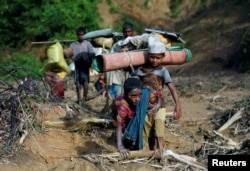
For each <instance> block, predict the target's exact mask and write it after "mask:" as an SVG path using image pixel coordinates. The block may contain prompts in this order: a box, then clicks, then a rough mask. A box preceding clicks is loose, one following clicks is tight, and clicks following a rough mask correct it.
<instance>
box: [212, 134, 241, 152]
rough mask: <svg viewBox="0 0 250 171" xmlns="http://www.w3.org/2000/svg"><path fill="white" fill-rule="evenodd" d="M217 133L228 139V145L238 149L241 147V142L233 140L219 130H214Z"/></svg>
mask: <svg viewBox="0 0 250 171" xmlns="http://www.w3.org/2000/svg"><path fill="white" fill-rule="evenodd" d="M213 132H214V133H215V134H216V135H218V136H220V137H221V138H223V139H224V140H226V141H227V145H230V146H233V147H235V148H236V149H240V146H239V143H237V142H235V141H233V140H232V139H230V138H228V137H225V136H224V135H223V134H221V133H219V132H217V131H213Z"/></svg>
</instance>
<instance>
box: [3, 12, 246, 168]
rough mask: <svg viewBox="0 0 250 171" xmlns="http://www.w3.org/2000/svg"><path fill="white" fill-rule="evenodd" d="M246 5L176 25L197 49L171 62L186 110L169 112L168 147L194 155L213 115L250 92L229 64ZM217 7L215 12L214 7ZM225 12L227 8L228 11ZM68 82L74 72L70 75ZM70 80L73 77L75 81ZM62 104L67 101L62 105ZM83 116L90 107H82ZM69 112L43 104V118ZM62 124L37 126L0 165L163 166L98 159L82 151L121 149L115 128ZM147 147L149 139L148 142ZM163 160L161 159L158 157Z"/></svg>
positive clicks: (98, 104)
mask: <svg viewBox="0 0 250 171" xmlns="http://www.w3.org/2000/svg"><path fill="white" fill-rule="evenodd" d="M240 10H241V8H240V7H235V10H234V12H233V13H230V14H229V13H226V11H225V10H224V9H222V8H221V9H215V8H214V9H210V11H207V12H205V13H204V14H202V15H200V16H194V17H193V18H191V19H189V20H187V21H185V22H184V21H183V22H181V23H179V24H176V25H175V26H174V27H175V28H176V29H178V30H180V31H182V32H184V33H185V32H188V33H187V34H186V35H185V38H184V39H185V40H186V41H190V42H189V43H190V44H191V45H190V48H189V49H190V50H191V51H192V53H193V57H192V60H191V61H190V62H189V63H186V64H183V65H180V66H167V67H168V68H169V70H170V72H171V75H172V79H173V81H174V83H175V85H176V87H177V90H178V93H179V96H180V101H181V104H182V112H183V116H182V118H181V119H180V120H174V119H172V118H167V122H166V129H165V130H166V134H165V144H166V146H165V149H170V150H172V151H174V152H175V153H178V154H186V155H189V156H192V157H195V152H196V151H197V150H198V149H199V148H200V147H201V146H202V145H203V144H202V143H201V142H202V141H204V134H203V133H202V132H205V131H207V132H210V133H211V132H212V131H213V130H217V129H218V125H215V124H214V123H213V122H212V119H213V118H214V117H215V116H216V115H218V114H219V113H221V112H223V111H224V112H225V111H226V110H229V109H232V108H233V107H234V105H235V103H236V102H238V101H241V100H244V99H246V98H248V96H249V93H250V75H249V74H243V73H237V72H235V71H233V70H231V69H230V68H226V67H225V66H226V64H227V57H228V55H230V54H233V52H234V49H235V48H237V46H238V43H239V41H240V39H241V37H242V35H243V33H244V31H245V30H246V28H247V27H249V23H246V22H239V20H240V19H239V18H240V16H238V15H236V14H238V13H239V11H240ZM211 11H212V12H211ZM223 12H224V13H223ZM222 19H223V21H224V26H223V28H221V29H220V30H219V29H214V30H213V31H212V32H211V31H210V32H209V31H208V27H210V26H212V25H213V26H214V27H216V23H218V21H220V20H222ZM67 79H68V80H69V84H70V83H72V82H71V81H72V77H71V76H70V75H68V76H67ZM70 80H71V81H70ZM65 93H66V99H67V100H68V101H70V102H72V103H73V102H74V101H75V100H76V95H75V92H74V91H73V90H72V88H69V87H68V84H67V86H66V92H65ZM165 95H166V101H167V102H168V103H167V104H168V108H167V110H168V111H169V112H170V111H172V110H173V101H172V99H171V96H170V94H169V92H168V90H165ZM104 105H105V102H102V100H101V97H100V96H98V97H96V98H95V99H92V100H90V101H88V102H87V107H88V109H89V110H93V111H96V112H99V111H100V110H101V109H102V108H103V106H104ZM60 106H63V107H60ZM79 113H80V115H81V116H82V117H84V115H85V114H86V112H84V111H79ZM65 115H66V111H65V108H64V105H61V104H46V105H43V106H42V108H41V111H40V114H39V116H41V118H43V119H44V120H58V119H60V118H63V117H64V116H65ZM79 130H80V128H76V129H75V130H70V131H69V130H67V129H66V130H63V129H55V128H49V127H43V129H41V130H40V131H37V130H33V131H30V132H29V135H28V136H27V138H26V139H25V141H24V143H23V144H22V145H21V146H20V148H19V150H18V152H16V153H14V154H12V155H11V156H6V158H5V159H2V160H1V161H0V165H1V167H0V171H6V170H11V171H14V170H18V171H33V170H44V171H45V170H54V171H59V170H60V171H61V170H76V171H78V170H86V171H92V170H98V169H99V170H102V169H100V167H98V166H100V165H101V164H100V163H102V162H104V163H102V164H105V165H108V166H109V167H110V168H112V169H113V170H131V171H134V170H144V171H151V170H152V171H153V170H161V169H156V168H155V167H152V166H149V165H146V164H141V163H139V162H137V163H129V164H121V163H116V162H114V163H112V162H108V161H99V162H100V163H99V164H94V163H93V162H90V161H88V160H85V159H83V158H82V157H79V156H81V155H84V154H103V153H113V152H116V151H117V150H116V146H115V138H114V128H113V127H106V128H105V127H96V128H95V129H90V130H88V131H86V130H85V131H79ZM223 133H224V135H226V136H227V137H229V138H231V139H232V140H234V141H236V142H241V141H242V140H243V139H244V138H246V137H244V136H242V135H240V134H239V135H238V134H237V135H232V134H230V132H228V131H225V132H223ZM144 145H145V148H144V150H147V149H148V148H147V144H146V143H144ZM157 164H158V165H161V164H160V163H157Z"/></svg>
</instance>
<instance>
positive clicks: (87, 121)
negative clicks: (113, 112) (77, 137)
mask: <svg viewBox="0 0 250 171" xmlns="http://www.w3.org/2000/svg"><path fill="white" fill-rule="evenodd" d="M111 123H113V120H111V119H99V118H84V119H80V120H74V119H72V120H54V121H44V126H47V127H53V128H61V129H70V128H71V127H78V126H79V127H83V126H84V125H88V126H91V125H95V126H96V125H109V124H111Z"/></svg>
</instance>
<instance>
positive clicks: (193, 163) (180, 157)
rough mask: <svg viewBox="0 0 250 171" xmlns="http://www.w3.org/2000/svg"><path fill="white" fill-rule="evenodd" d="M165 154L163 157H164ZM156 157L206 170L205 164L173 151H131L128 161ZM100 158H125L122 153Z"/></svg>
mask: <svg viewBox="0 0 250 171" xmlns="http://www.w3.org/2000/svg"><path fill="white" fill-rule="evenodd" d="M162 154H163V155H162ZM153 155H154V158H155V159H161V158H164V157H167V156H171V157H172V158H174V159H175V160H177V161H180V162H182V163H185V164H188V165H190V166H193V167H196V168H199V169H202V170H206V167H205V166H204V164H202V163H200V162H198V161H197V159H196V158H193V157H190V156H187V155H179V154H176V153H174V152H173V151H171V150H163V153H161V152H160V150H157V151H131V152H130V154H129V156H128V158H127V159H135V158H146V157H147V158H150V157H151V156H153ZM98 156H99V157H103V158H107V159H108V158H114V157H117V158H118V160H124V158H123V157H122V156H121V155H120V153H118V152H117V153H111V154H104V155H98Z"/></svg>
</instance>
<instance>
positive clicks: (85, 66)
mask: <svg viewBox="0 0 250 171" xmlns="http://www.w3.org/2000/svg"><path fill="white" fill-rule="evenodd" d="M85 34H86V28H84V27H79V28H78V29H77V30H76V35H77V38H78V40H77V41H75V42H72V43H71V44H70V48H72V49H73V53H74V56H73V61H74V63H75V85H76V93H77V103H78V104H79V105H81V104H82V105H83V106H84V104H85V101H86V100H87V95H88V88H89V74H90V73H89V68H90V67H91V64H92V61H93V57H94V56H95V53H94V50H93V46H92V45H91V43H90V42H89V41H87V40H84V39H83V36H84V35H85ZM82 87H83V96H82V98H81V88H82Z"/></svg>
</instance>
